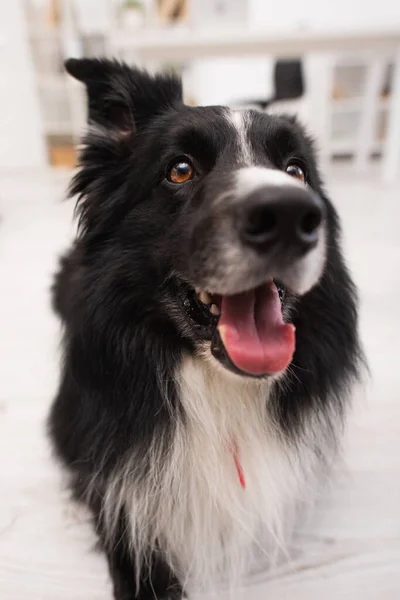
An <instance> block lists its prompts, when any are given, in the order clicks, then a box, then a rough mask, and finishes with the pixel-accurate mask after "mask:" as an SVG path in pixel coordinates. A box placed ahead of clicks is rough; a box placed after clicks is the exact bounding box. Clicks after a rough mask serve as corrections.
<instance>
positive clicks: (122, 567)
mask: <svg viewBox="0 0 400 600" xmlns="http://www.w3.org/2000/svg"><path fill="white" fill-rule="evenodd" d="M107 559H108V564H109V569H110V575H111V579H112V583H113V587H114V598H115V600H180V599H181V598H182V597H183V594H182V588H181V586H180V584H179V582H178V580H177V579H176V577H175V576H174V575H173V573H172V572H171V570H170V569H169V567H168V566H167V564H166V563H165V562H164V561H163V560H162V559H161V558H160V557H158V556H156V555H155V554H153V555H152V556H151V557H150V559H149V560H148V561H147V562H146V563H145V564H144V565H143V566H142V569H141V572H140V577H139V582H138V589H137V583H136V576H135V559H134V557H133V556H132V555H131V553H129V552H127V551H126V550H125V549H124V544H123V542H122V541H121V542H120V543H117V544H116V545H115V547H114V548H113V549H112V550H108V551H107Z"/></svg>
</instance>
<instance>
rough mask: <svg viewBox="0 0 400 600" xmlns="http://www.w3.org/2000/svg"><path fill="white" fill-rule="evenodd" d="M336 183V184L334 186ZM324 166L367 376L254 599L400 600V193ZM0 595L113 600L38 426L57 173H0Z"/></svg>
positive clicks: (51, 348)
mask: <svg viewBox="0 0 400 600" xmlns="http://www.w3.org/2000/svg"><path fill="white" fill-rule="evenodd" d="M339 175H340V177H339ZM339 175H338V172H336V171H333V172H332V173H331V174H330V177H329V189H330V190H331V191H332V196H333V198H334V200H335V202H336V204H337V206H338V208H339V210H340V213H341V214H342V216H343V221H344V231H345V246H346V250H347V254H348V257H349V262H350V265H351V267H352V270H353V272H354V274H355V278H356V280H357V282H358V284H359V286H360V289H361V298H362V312H361V328H362V334H363V338H364V341H365V346H366V350H367V354H368V358H369V361H370V365H371V370H372V381H371V382H369V383H368V385H367V390H366V393H364V392H362V393H360V392H358V393H357V395H356V403H355V404H356V407H355V410H354V414H353V415H352V416H351V419H350V426H349V434H348V442H347V444H346V452H345V456H344V461H343V464H341V465H340V467H339V468H338V476H337V478H336V479H335V480H334V481H333V483H332V490H331V492H330V494H329V496H328V497H327V498H325V499H324V500H321V501H320V502H319V505H318V507H317V510H316V513H315V514H314V516H313V518H312V520H311V521H310V523H309V524H308V525H307V526H304V527H303V529H302V530H301V531H300V532H299V535H298V537H297V539H296V542H295V543H294V544H293V552H292V557H291V560H290V562H289V563H287V564H285V565H284V566H283V567H281V568H280V569H279V571H277V572H275V573H274V574H272V575H268V576H265V575H264V576H262V577H259V578H255V579H254V580H253V581H252V583H251V590H249V591H248V592H246V596H247V595H249V596H250V594H251V597H252V598H253V599H255V600H264V599H266V600H292V599H293V600H314V599H315V600H317V599H318V600H319V599H320V598H324V600H338V599H342V598H343V599H348V600H357V599H361V598H362V600H398V599H399V598H400V402H399V400H400V398H399V390H400V366H399V347H398V342H399V335H400V331H399V305H400V267H399V265H400V236H399V229H400V226H399V223H400V198H399V194H398V190H397V188H392V189H389V188H384V187H382V185H381V183H380V181H379V179H377V178H375V177H374V174H373V173H371V174H370V175H369V176H368V177H366V178H365V179H363V180H358V181H355V180H354V177H353V176H351V175H350V174H347V175H346V174H345V173H343V172H341V173H340V174H339ZM0 181H1V183H0V214H1V215H2V222H1V224H0V286H1V288H0V289H1V295H0V307H1V310H0V598H1V600H28V599H29V600H110V598H111V595H110V588H109V584H108V581H107V572H106V568H105V565H104V561H103V558H102V556H101V555H98V554H96V553H95V552H94V551H93V542H94V538H93V535H92V533H91V529H90V527H89V525H88V523H86V522H85V520H84V519H83V517H82V515H81V513H79V512H77V511H76V510H75V509H74V508H73V507H71V506H70V504H69V503H68V501H67V499H66V496H65V494H63V493H62V492H61V491H60V479H59V475H58V471H57V469H56V468H55V467H54V465H53V464H52V462H51V460H50V457H49V450H48V445H47V442H46V439H45V436H44V419H45V415H46V412H47V410H48V407H49V403H50V401H51V397H52V394H53V392H54V389H55V385H56V378H57V362H58V324H57V322H56V320H55V319H54V317H53V316H52V315H51V313H50V310H49V296H48V287H49V283H50V280H51V274H52V272H53V271H54V268H55V260H56V255H57V253H58V252H59V251H60V250H61V249H62V248H64V247H65V245H66V243H67V240H68V239H69V237H70V236H71V234H72V231H73V229H72V227H71V215H72V204H71V203H64V204H63V203H61V202H60V201H61V198H62V195H63V191H64V188H65V183H66V178H65V176H63V175H54V174H53V175H50V174H35V173H17V174H11V173H8V174H4V173H3V174H1V175H0Z"/></svg>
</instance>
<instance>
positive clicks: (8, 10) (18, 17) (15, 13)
mask: <svg viewBox="0 0 400 600" xmlns="http://www.w3.org/2000/svg"><path fill="white" fill-rule="evenodd" d="M22 5H23V2H22V0H10V1H6V0H0V167H3V168H9V167H37V166H44V165H45V164H46V163H47V159H46V150H45V145H44V139H43V137H42V127H41V119H40V113H39V102H38V95H37V90H36V87H35V80H34V73H33V67H32V61H31V55H30V48H29V45H28V38H27V33H26V24H25V22H24V18H23V16H24V15H23V9H22ZM0 191H1V190H0Z"/></svg>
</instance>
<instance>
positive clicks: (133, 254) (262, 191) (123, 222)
mask: <svg viewBox="0 0 400 600" xmlns="http://www.w3.org/2000/svg"><path fill="white" fill-rule="evenodd" d="M66 69H67V71H68V72H69V73H70V74H71V75H72V76H74V77H75V78H76V79H78V80H79V81H81V82H83V83H84V84H85V85H86V88H87V94H88V120H89V126H88V131H87V134H86V136H85V138H84V146H83V148H82V152H81V157H80V168H79V171H78V173H77V174H76V176H75V177H74V179H73V182H72V184H71V190H70V191H71V195H72V196H75V195H77V196H78V204H77V210H78V213H79V229H78V235H77V238H76V240H75V242H74V243H73V245H72V248H71V249H70V250H69V252H68V253H67V254H66V255H65V256H64V257H63V259H62V261H61V268H60V270H59V272H58V274H57V276H56V280H55V284H54V288H53V306H54V308H55V310H56V312H57V313H58V314H59V315H60V317H61V319H62V321H63V325H64V338H63V350H64V360H63V366H62V374H61V382H60V386H59V391H58V395H57V397H56V399H55V401H54V405H53V407H52V411H51V415H50V419H49V430H50V436H51V439H52V443H53V446H54V448H55V452H56V454H57V456H58V458H59V459H60V461H61V462H62V464H63V466H64V469H65V470H66V471H67V473H68V474H69V485H70V487H71V490H72V491H73V493H74V496H75V498H76V499H78V500H80V501H81V502H84V503H85V504H86V505H87V506H88V507H89V509H90V511H91V513H92V515H93V519H94V524H95V528H96V531H97V533H98V536H99V540H100V544H101V547H102V548H103V549H104V552H105V553H106V555H107V558H108V562H109V567H110V572H111V576H112V580H113V585H114V594H115V598H116V600H128V599H129V600H132V599H133V598H138V599H140V600H147V599H150V598H158V599H163V600H167V599H169V600H170V599H172V598H180V597H181V596H182V595H183V594H185V592H186V590H187V589H189V587H190V586H199V585H200V586H203V587H204V586H209V585H210V583H212V582H217V581H219V580H220V578H223V577H225V578H227V579H228V580H229V581H230V582H232V581H233V578H235V581H236V578H237V576H238V574H241V573H243V574H244V573H245V572H246V569H247V568H248V565H249V557H252V556H254V555H255V554H257V553H258V554H260V553H262V552H266V553H267V554H268V555H269V556H271V552H273V548H274V545H275V547H278V546H279V545H280V544H281V542H282V538H283V534H284V532H285V530H286V529H287V525H288V523H289V522H290V521H292V520H293V515H294V511H295V508H296V506H297V505H298V504H299V502H302V501H303V500H304V499H306V497H307V495H309V488H310V482H311V481H312V479H313V478H315V477H316V478H318V473H319V472H321V471H325V470H326V465H327V463H328V462H329V461H330V459H331V457H332V455H333V454H334V451H335V448H336V447H337V441H338V438H339V437H340V435H339V434H340V430H341V423H342V421H343V416H344V414H345V411H346V407H347V405H348V400H349V390H350V388H351V383H352V382H353V381H354V380H355V379H356V378H357V377H358V372H359V364H360V349H359V343H358V335H357V302H356V293H355V288H354V285H353V283H352V281H351V278H350V276H349V273H348V271H347V269H346V266H345V264H344V261H343V258H342V255H341V250H340V239H339V238H340V231H339V223H338V217H337V215H336V212H335V209H334V208H333V206H332V204H331V203H330V201H329V200H328V198H327V197H326V195H325V192H324V190H323V188H322V184H321V180H320V177H319V174H318V171H317V167H316V160H315V155H314V151H313V147H312V142H311V140H310V138H309V137H308V136H307V135H306V133H305V132H304V130H303V128H302V127H301V126H300V125H299V124H298V123H297V121H296V120H295V119H294V118H291V117H286V116H282V117H278V116H270V115H267V114H262V113H259V112H256V111H253V110H237V111H236V110H230V109H229V108H226V107H221V106H208V107H196V108H193V107H188V106H185V105H184V104H183V101H182V88H181V82H180V81H179V79H178V78H176V77H174V76H170V75H157V76H154V77H153V76H150V75H149V74H147V73H146V72H143V71H140V70H137V69H135V68H130V67H128V66H127V65H125V64H121V63H118V62H113V61H109V60H99V59H81V60H78V59H70V60H68V61H67V62H66ZM254 549H256V552H255V553H254Z"/></svg>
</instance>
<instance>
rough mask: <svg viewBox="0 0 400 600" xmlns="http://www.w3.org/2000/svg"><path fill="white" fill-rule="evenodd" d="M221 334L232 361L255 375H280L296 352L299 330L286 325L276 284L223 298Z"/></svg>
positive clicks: (267, 284)
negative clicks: (297, 332) (296, 334)
mask: <svg viewBox="0 0 400 600" xmlns="http://www.w3.org/2000/svg"><path fill="white" fill-rule="evenodd" d="M218 331H219V334H220V336H221V339H222V342H223V344H224V347H225V350H226V351H227V353H228V355H229V358H230V359H231V361H232V362H233V363H234V365H236V367H238V369H240V370H241V371H244V372H246V373H249V374H251V375H263V374H270V375H272V374H273V373H279V371H283V370H284V369H285V368H286V367H287V366H288V365H289V363H290V361H291V360H292V357H293V353H294V349H295V328H294V326H293V325H290V324H288V323H284V322H283V318H282V309H281V302H280V299H279V294H278V290H277V288H276V285H275V284H274V283H273V281H271V282H269V283H266V284H265V285H263V286H261V287H259V288H257V289H256V290H251V291H250V292H243V293H242V294H236V295H235V296H223V297H222V302H221V316H220V318H219V322H218Z"/></svg>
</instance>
